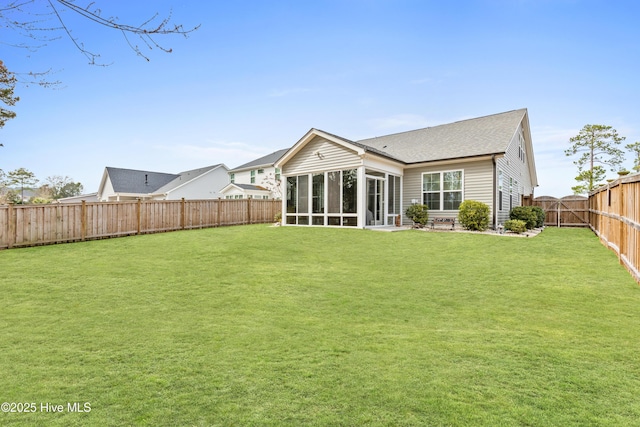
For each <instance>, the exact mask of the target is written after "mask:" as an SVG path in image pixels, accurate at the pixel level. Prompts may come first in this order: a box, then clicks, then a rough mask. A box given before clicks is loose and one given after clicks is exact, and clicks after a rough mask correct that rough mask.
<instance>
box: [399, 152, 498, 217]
mask: <svg viewBox="0 0 640 427" xmlns="http://www.w3.org/2000/svg"><path fill="white" fill-rule="evenodd" d="M454 170H462V178H463V184H462V200H477V201H479V202H482V203H486V204H487V205H488V206H489V210H490V218H492V215H493V191H492V188H493V163H492V161H491V160H490V159H489V160H480V161H472V162H464V163H450V164H441V165H434V166H425V167H420V168H409V169H405V172H404V179H403V190H402V191H403V193H402V195H403V197H402V212H403V215H402V223H403V225H411V220H410V219H408V218H407V217H406V216H405V215H404V211H405V210H406V209H407V208H408V207H409V206H410V205H411V201H412V200H414V199H417V200H418V203H422V174H423V173H433V172H447V171H454ZM429 216H430V217H431V218H433V217H434V216H438V217H442V218H456V219H457V217H458V211H457V210H454V211H452V210H440V211H429Z"/></svg>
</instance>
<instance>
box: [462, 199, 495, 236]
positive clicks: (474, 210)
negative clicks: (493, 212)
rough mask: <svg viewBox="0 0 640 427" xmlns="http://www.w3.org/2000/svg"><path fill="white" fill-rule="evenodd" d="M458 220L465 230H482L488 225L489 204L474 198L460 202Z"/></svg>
mask: <svg viewBox="0 0 640 427" xmlns="http://www.w3.org/2000/svg"><path fill="white" fill-rule="evenodd" d="M458 221H460V224H462V226H463V227H464V228H466V229H467V230H477V231H484V230H486V229H487V228H488V227H489V206H488V205H486V204H485V203H482V202H478V201H476V200H465V201H464V202H462V203H461V204H460V211H459V212H458Z"/></svg>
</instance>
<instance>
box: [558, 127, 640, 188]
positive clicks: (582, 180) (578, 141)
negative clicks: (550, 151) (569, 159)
mask: <svg viewBox="0 0 640 427" xmlns="http://www.w3.org/2000/svg"><path fill="white" fill-rule="evenodd" d="M625 139H626V138H625V137H624V136H620V135H619V134H618V131H617V130H615V129H614V128H612V127H611V126H607V125H591V124H588V125H585V126H584V127H583V128H582V129H581V130H580V132H579V133H578V135H576V136H574V137H573V138H570V139H569V143H570V144H572V145H571V147H570V148H568V149H567V150H565V155H567V156H574V155H579V157H578V159H577V160H575V161H574V162H573V163H574V164H575V165H576V166H577V167H578V175H577V176H576V178H575V179H576V181H577V182H578V185H576V186H574V187H571V189H572V190H573V192H574V193H575V194H584V193H588V192H590V191H592V190H593V189H595V188H597V187H599V186H600V185H603V184H604V181H605V179H606V177H607V168H609V170H610V171H611V172H617V173H618V174H619V175H626V174H628V173H630V171H627V170H625V169H623V168H621V166H622V163H623V162H624V160H625V153H624V151H623V150H622V149H621V148H620V145H621V144H622V142H623V141H624V140H625ZM624 148H626V149H627V150H628V151H629V152H630V153H631V155H632V156H633V170H635V171H636V172H640V142H638V141H637V142H634V143H633V144H627V145H625V146H624Z"/></svg>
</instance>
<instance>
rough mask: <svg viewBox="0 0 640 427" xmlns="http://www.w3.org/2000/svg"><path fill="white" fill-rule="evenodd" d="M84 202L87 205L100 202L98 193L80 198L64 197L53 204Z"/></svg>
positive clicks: (80, 196) (81, 195) (79, 196)
mask: <svg viewBox="0 0 640 427" xmlns="http://www.w3.org/2000/svg"><path fill="white" fill-rule="evenodd" d="M83 201H84V202H87V203H89V202H97V201H99V200H98V193H87V194H80V195H78V196H71V197H63V198H61V199H57V200H54V201H52V202H51V203H81V202H83Z"/></svg>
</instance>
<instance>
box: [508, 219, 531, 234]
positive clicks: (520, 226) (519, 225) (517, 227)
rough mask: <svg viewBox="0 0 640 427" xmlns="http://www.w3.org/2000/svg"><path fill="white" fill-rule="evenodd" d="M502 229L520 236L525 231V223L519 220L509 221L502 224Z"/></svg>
mask: <svg viewBox="0 0 640 427" xmlns="http://www.w3.org/2000/svg"><path fill="white" fill-rule="evenodd" d="M504 228H505V230H509V231H513V232H514V233H518V234H520V233H524V232H525V231H527V223H526V222H524V221H522V220H520V219H510V220H509V221H506V222H505V223H504Z"/></svg>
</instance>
